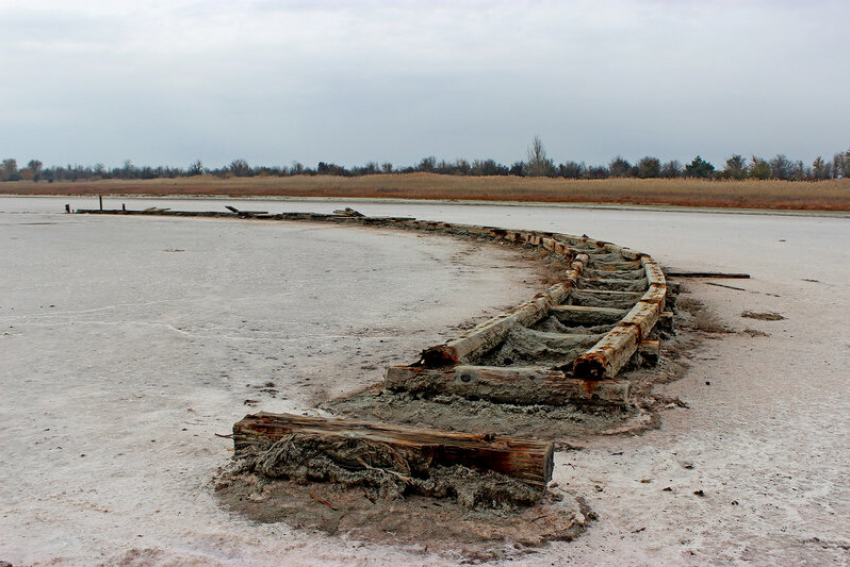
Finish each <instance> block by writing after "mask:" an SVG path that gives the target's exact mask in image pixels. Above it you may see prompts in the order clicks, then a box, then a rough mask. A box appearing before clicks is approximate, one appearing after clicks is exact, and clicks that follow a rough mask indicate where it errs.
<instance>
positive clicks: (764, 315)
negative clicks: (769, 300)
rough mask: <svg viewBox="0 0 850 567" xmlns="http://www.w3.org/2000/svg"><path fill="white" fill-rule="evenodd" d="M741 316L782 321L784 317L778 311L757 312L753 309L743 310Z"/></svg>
mask: <svg viewBox="0 0 850 567" xmlns="http://www.w3.org/2000/svg"><path fill="white" fill-rule="evenodd" d="M741 317H746V318H747V319H758V320H759V321H782V320H784V319H785V317H783V316H782V315H780V314H779V313H771V312H766V313H757V312H755V311H744V312H743V313H741Z"/></svg>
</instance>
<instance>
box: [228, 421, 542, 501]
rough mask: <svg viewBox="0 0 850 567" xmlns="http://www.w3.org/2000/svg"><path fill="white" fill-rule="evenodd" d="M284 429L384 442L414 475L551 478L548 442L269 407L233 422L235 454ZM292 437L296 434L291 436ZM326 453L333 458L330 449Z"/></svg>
mask: <svg viewBox="0 0 850 567" xmlns="http://www.w3.org/2000/svg"><path fill="white" fill-rule="evenodd" d="M289 435H296V436H301V437H302V438H307V439H309V438H316V437H318V438H322V439H341V440H345V441H346V442H347V443H348V444H350V445H353V446H355V447H356V445H357V443H358V442H362V443H363V444H364V445H371V446H374V445H375V444H382V445H386V446H388V447H389V448H390V449H391V450H392V452H393V453H394V454H396V455H397V456H398V457H399V458H400V459H403V460H404V465H405V468H406V469H408V470H409V473H410V474H414V475H421V476H427V475H428V474H429V473H430V471H431V469H432V468H433V467H435V466H444V467H449V466H453V465H463V466H465V467H469V468H472V469H476V470H484V471H494V472H497V473H501V474H504V475H507V476H510V477H512V478H517V479H520V480H523V481H526V482H533V483H540V484H543V485H545V484H546V483H547V482H549V481H550V480H552V468H553V454H554V446H553V444H552V443H547V442H543V441H537V440H536V439H522V438H517V437H502V436H497V435H471V434H466V433H452V432H446V431H437V430H432V429H415V428H412V427H405V426H401V425H390V424H386V423H377V422H367V421H360V420H354V419H339V418H325V417H305V416H299V415H289V414H269V413H259V414H255V415H246V416H245V417H244V418H243V419H242V420H241V421H238V422H237V423H236V424H234V426H233V444H234V450H235V455H236V457H237V458H239V457H240V455H246V454H250V453H251V452H252V451H255V450H256V449H257V448H258V447H263V446H267V445H269V443H270V442H271V443H273V442H274V441H275V440H277V439H280V438H282V437H285V436H289ZM293 442H297V439H296V438H293ZM355 453H356V451H355ZM327 457H328V458H330V459H334V455H333V454H328V455H327ZM338 464H342V465H343V466H345V465H346V464H349V465H350V463H338Z"/></svg>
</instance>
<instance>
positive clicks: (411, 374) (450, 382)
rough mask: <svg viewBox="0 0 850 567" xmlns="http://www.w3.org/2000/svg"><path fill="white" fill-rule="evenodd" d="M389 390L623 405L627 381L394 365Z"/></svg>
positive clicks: (527, 370)
mask: <svg viewBox="0 0 850 567" xmlns="http://www.w3.org/2000/svg"><path fill="white" fill-rule="evenodd" d="M385 384H386V386H387V388H388V389H390V390H395V391H407V392H410V393H416V394H425V395H433V394H451V395H457V396H461V397H464V398H469V399H480V400H489V401H492V402H496V403H508V404H520V405H523V404H525V405H533V404H548V405H557V406H560V405H565V404H569V403H580V404H600V405H626V404H628V403H629V383H628V382H620V381H613V380H599V381H591V380H582V379H578V378H570V377H567V376H566V375H565V374H564V372H562V371H560V370H553V369H551V368H543V367H534V366H531V367H524V368H522V367H515V368H504V367H498V366H456V367H454V368H451V369H447V370H429V369H426V368H421V367H410V366H393V367H390V369H389V370H388V371H387V378H386V381H385Z"/></svg>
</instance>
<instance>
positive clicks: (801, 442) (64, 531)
mask: <svg viewBox="0 0 850 567" xmlns="http://www.w3.org/2000/svg"><path fill="white" fill-rule="evenodd" d="M66 202H71V203H72V204H73V205H72V206H74V207H77V206H92V200H90V199H89V200H80V201H79V204H77V201H73V200H69V199H67V198H61V199H0V213H2V214H0V243H2V244H0V274H2V275H0V326H1V327H0V328H2V329H3V333H4V334H3V335H2V336H0V365H2V366H0V368H2V372H0V386H2V393H3V396H2V400H0V419H2V420H3V421H2V422H3V424H4V426H3V427H2V428H0V447H2V448H3V449H2V455H3V458H2V464H0V467H2V469H0V471H2V474H3V477H4V482H3V483H2V485H0V532H2V534H3V537H2V544H0V546H2V547H0V560H5V561H12V562H13V563H14V564H16V565H17V564H19V563H24V564H39V565H45V564H57V565H58V564H61V565H66V564H96V563H98V562H104V563H107V564H114V563H121V562H123V563H126V564H134V565H136V564H139V565H164V564H169V565H175V564H176V565H192V564H196V565H211V564H213V565H214V564H221V565H279V564H282V563H285V564H289V565H315V564H328V565H336V564H353V565H382V564H394V565H425V564H428V565H434V564H446V565H450V564H455V563H457V562H458V561H459V560H460V559H462V558H459V557H445V556H436V555H433V554H430V553H428V552H427V551H424V550H410V549H399V548H393V547H377V546H370V545H364V544H361V543H358V542H354V541H348V540H346V539H345V538H344V537H343V538H333V537H328V536H323V535H316V534H307V533H301V532H294V531H292V530H289V529H288V528H287V527H286V526H283V525H277V526H268V525H266V526H255V525H252V524H250V523H249V522H247V521H245V520H243V519H240V518H237V517H231V516H229V515H228V514H226V513H225V512H223V511H221V510H220V509H219V508H218V507H217V506H216V504H215V500H214V498H213V497H212V495H211V491H210V487H209V484H208V479H209V476H210V474H211V472H212V471H213V470H214V469H215V467H217V466H218V465H220V464H221V463H222V462H224V461H226V460H227V458H228V455H229V453H228V451H227V449H228V447H229V442H228V441H227V440H226V439H220V438H216V437H214V436H213V435H212V434H213V433H214V432H219V433H227V431H228V430H229V428H230V426H231V424H232V423H233V421H235V420H236V419H238V418H239V417H241V416H242V415H243V414H244V413H246V412H247V411H249V410H252V409H262V410H266V411H287V410H293V409H300V408H303V407H307V406H309V405H310V404H311V403H312V402H314V401H315V400H317V399H322V398H323V397H325V396H328V395H334V394H336V393H339V392H340V391H342V390H345V389H346V388H349V387H355V386H357V385H360V384H365V383H368V382H369V381H374V380H378V379H379V378H380V368H381V366H382V365H386V364H387V363H388V362H391V361H395V360H401V361H402V362H409V361H410V360H412V357H415V352H416V350H417V349H419V348H421V347H422V346H423V345H425V344H430V343H432V342H435V341H439V339H440V335H441V334H444V333H448V332H450V329H451V327H452V326H454V325H458V324H461V323H463V322H468V321H469V320H470V319H471V318H474V317H480V316H485V315H487V314H492V313H494V312H496V311H498V310H499V309H500V308H502V307H505V306H507V305H511V304H514V303H517V302H519V301H521V300H523V299H526V298H527V297H529V296H530V295H532V294H533V292H534V291H535V290H536V288H535V286H534V285H533V284H534V283H535V282H534V281H533V278H529V277H528V274H529V272H528V271H527V270H528V269H527V267H526V266H525V265H524V264H523V263H522V262H520V261H518V260H517V257H516V256H515V255H514V254H513V253H511V252H509V251H503V250H492V249H490V248H489V247H488V248H486V249H484V248H482V249H476V248H478V247H477V246H473V245H471V244H469V243H462V242H457V241H453V240H450V239H443V238H433V237H426V238H420V237H418V236H417V235H415V234H406V233H397V232H387V231H368V230H364V229H358V228H334V227H326V226H313V225H302V224H298V225H294V224H293V225H290V224H284V223H268V224H266V223H244V222H239V221H231V220H206V219H204V220H199V219H150V218H147V219H136V218H132V219H130V218H103V217H98V218H95V217H75V216H66V215H62V214H55V213H53V212H52V211H61V210H62V205H63V204H64V203H66ZM125 202H127V203H128V206H132V207H134V208H137V207H138V206H137V205H136V204H135V203H136V202H134V201H131V200H125ZM161 202H162V201H157V202H151V201H145V203H146V206H152V205H153V204H156V203H161ZM230 202H231V201H228V203H230ZM233 202H235V201H233ZM181 203H182V202H181ZM346 204H348V205H350V206H353V207H354V208H357V209H358V210H360V211H362V212H364V213H366V214H376V215H380V214H393V215H410V216H416V217H419V218H428V219H437V220H445V221H452V222H468V223H477V224H489V225H495V226H503V227H515V228H531V229H538V230H554V231H559V232H566V233H571V234H582V233H586V234H588V235H590V236H593V237H595V238H600V239H605V240H610V241H613V242H616V243H617V244H621V245H624V246H630V247H632V248H636V249H639V250H643V251H646V252H648V253H650V254H652V255H653V257H655V258H656V259H657V260H659V261H660V262H662V263H663V264H665V265H668V266H675V267H677V268H681V269H693V270H697V269H698V270H722V271H734V272H748V273H750V274H752V276H753V279H751V280H745V281H736V282H731V284H732V285H734V286H735V287H740V288H743V289H744V290H745V291H739V290H732V289H728V288H721V287H713V286H708V285H706V284H705V283H690V284H686V286H687V287H688V288H689V290H690V292H691V297H696V298H699V299H702V300H704V301H705V302H706V303H707V304H708V306H709V307H710V308H712V309H713V310H714V311H715V312H717V313H718V315H719V316H720V318H721V320H722V321H723V322H724V323H725V324H726V325H727V326H729V327H731V328H733V329H736V330H744V329H754V330H759V331H762V332H764V333H768V334H769V335H770V336H767V337H765V336H756V337H751V336H749V335H747V334H730V335H724V336H722V337H719V338H713V339H711V340H707V341H706V342H705V343H704V344H703V345H702V346H701V347H700V348H699V350H697V351H696V352H694V353H693V354H692V355H691V356H692V363H693V366H692V369H691V371H690V372H689V373H688V375H687V376H686V377H685V378H684V379H683V380H681V381H679V382H677V383H674V384H671V385H669V386H666V387H664V388H663V391H662V393H663V394H665V395H668V396H676V397H679V398H681V399H682V400H684V401H686V402H687V403H688V404H689V406H690V407H689V409H671V410H669V411H666V412H664V413H663V414H662V418H663V423H662V426H661V428H660V429H659V430H657V431H652V432H649V433H646V434H644V435H640V436H635V437H605V438H595V439H586V440H583V441H581V443H580V444H581V445H582V446H583V447H584V449H583V450H581V451H571V452H569V453H561V454H559V456H558V466H557V467H556V473H555V477H556V478H555V479H556V481H558V482H560V483H561V484H562V485H567V484H568V486H569V487H570V489H571V490H574V491H575V492H576V493H577V494H579V495H581V496H583V497H584V498H586V499H587V500H588V502H589V503H590V505H591V507H592V508H593V509H594V511H595V512H596V513H597V515H598V516H599V520H598V522H596V523H594V524H593V525H591V527H590V529H589V531H588V532H587V533H586V534H585V535H584V536H582V537H581V538H579V539H578V540H577V541H575V542H571V543H558V544H553V545H551V546H549V547H547V548H544V549H542V550H539V551H537V552H535V553H532V554H518V555H517V556H516V557H514V558H513V559H514V560H513V561H512V564H520V565H550V564H552V563H553V562H554V563H555V564H558V563H564V562H567V561H573V562H576V563H585V564H623V563H625V564H629V565H659V564H669V565H679V564H696V565H703V564H736V563H751V564H758V565H762V564H770V565H774V564H779V565H797V564H802V563H809V564H836V565H840V564H847V563H848V562H850V452H848V450H847V448H848V447H850V370H848V369H850V338H848V337H850V323H849V322H848V315H850V250H848V247H847V244H846V243H848V242H850V222H848V221H847V220H846V219H841V218H822V217H784V216H771V215H737V214H699V213H678V212H675V213H674V212H643V211H614V210H588V209H571V208H551V209H550V208H540V207H499V206H478V207H470V206H460V205H452V204H427V205H424V204H423V205H418V204H371V203H357V204H351V203H315V202H311V203H292V202H274V201H271V202H263V203H262V204H261V206H258V203H257V202H251V205H250V207H247V208H251V209H268V210H270V211H271V212H281V211H284V210H287V211H289V210H293V211H294V210H314V211H317V212H329V211H330V210H332V209H334V208H340V207H342V206H345V205H346ZM220 205H221V203H220V202H205V201H192V202H189V203H188V204H186V205H185V208H188V209H195V210H212V209H221V208H223V207H222V206H220ZM164 206H171V207H172V208H177V206H176V205H175V202H173V201H169V202H168V204H165V205H164ZM179 206H180V207H184V205H179ZM237 206H239V205H237ZM23 211H31V212H28V213H25V212H23ZM506 265H507V266H514V267H513V268H508V269H501V268H498V269H497V268H496V267H498V266H506ZM523 280H526V283H523ZM721 283H726V284H729V283H730V282H721ZM485 289H486V290H487V291H486V293H483V292H482V290H485ZM744 310H753V311H771V312H776V313H780V314H782V315H783V316H785V317H786V319H785V320H782V321H755V320H750V319H744V318H741V316H740V314H741V312H743V311H744ZM381 341H383V342H381ZM385 352H386V353H390V354H388V355H384V354H383V353H385ZM373 353H379V354H377V355H375V354H373ZM396 354H397V355H398V357H397V358H396V356H395V355H396ZM290 356H292V357H293V358H289V357H290ZM266 382H273V383H274V386H273V387H272V386H266ZM263 387H265V388H266V391H263ZM269 389H273V390H275V392H274V394H272V393H270V392H269ZM272 395H273V396H274V397H272ZM251 399H257V400H259V404H260V405H258V406H255V407H251V406H245V405H244V404H245V400H251ZM83 455H85V456H83ZM668 488H669V490H665V489H668ZM700 490H701V491H702V494H704V496H699V495H697V494H695V492H698V491H700Z"/></svg>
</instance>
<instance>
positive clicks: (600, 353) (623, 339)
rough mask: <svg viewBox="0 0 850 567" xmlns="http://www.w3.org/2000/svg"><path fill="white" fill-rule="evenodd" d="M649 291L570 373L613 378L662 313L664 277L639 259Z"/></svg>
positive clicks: (651, 264)
mask: <svg viewBox="0 0 850 567" xmlns="http://www.w3.org/2000/svg"><path fill="white" fill-rule="evenodd" d="M641 263H643V265H644V267H645V269H646V278H647V281H649V285H650V287H649V289H648V290H647V291H646V293H645V294H644V295H643V297H641V299H640V301H638V302H637V304H635V306H634V307H633V308H632V309H631V311H629V313H628V314H627V315H626V316H625V317H624V318H623V320H622V321H621V322H620V323H618V324H617V325H616V326H615V327H614V328H613V329H611V331H610V332H609V333H608V334H607V335H605V337H604V338H603V339H602V340H601V341H599V342H598V343H597V344H595V345H594V346H593V348H591V349H590V350H589V351H587V352H586V353H584V354H582V355H581V356H579V357H578V358H576V360H575V362H574V363H573V373H574V374H575V375H576V376H578V377H580V378H586V379H589V380H601V379H603V378H613V377H614V376H616V375H617V373H618V372H619V371H620V369H621V368H622V367H623V366H625V364H626V363H627V362H628V361H629V359H631V357H632V355H633V354H634V353H635V351H636V350H637V348H638V344H640V342H641V341H643V340H644V339H646V337H647V336H648V335H649V333H650V331H652V328H653V327H654V326H655V323H656V322H657V321H658V317H659V316H660V315H661V312H662V311H663V309H664V303H665V301H666V298H667V284H666V279H665V278H664V273H663V272H662V271H661V268H660V267H659V266H658V264H657V263H656V262H655V261H654V260H653V259H652V258H650V257H649V256H642V257H641Z"/></svg>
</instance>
